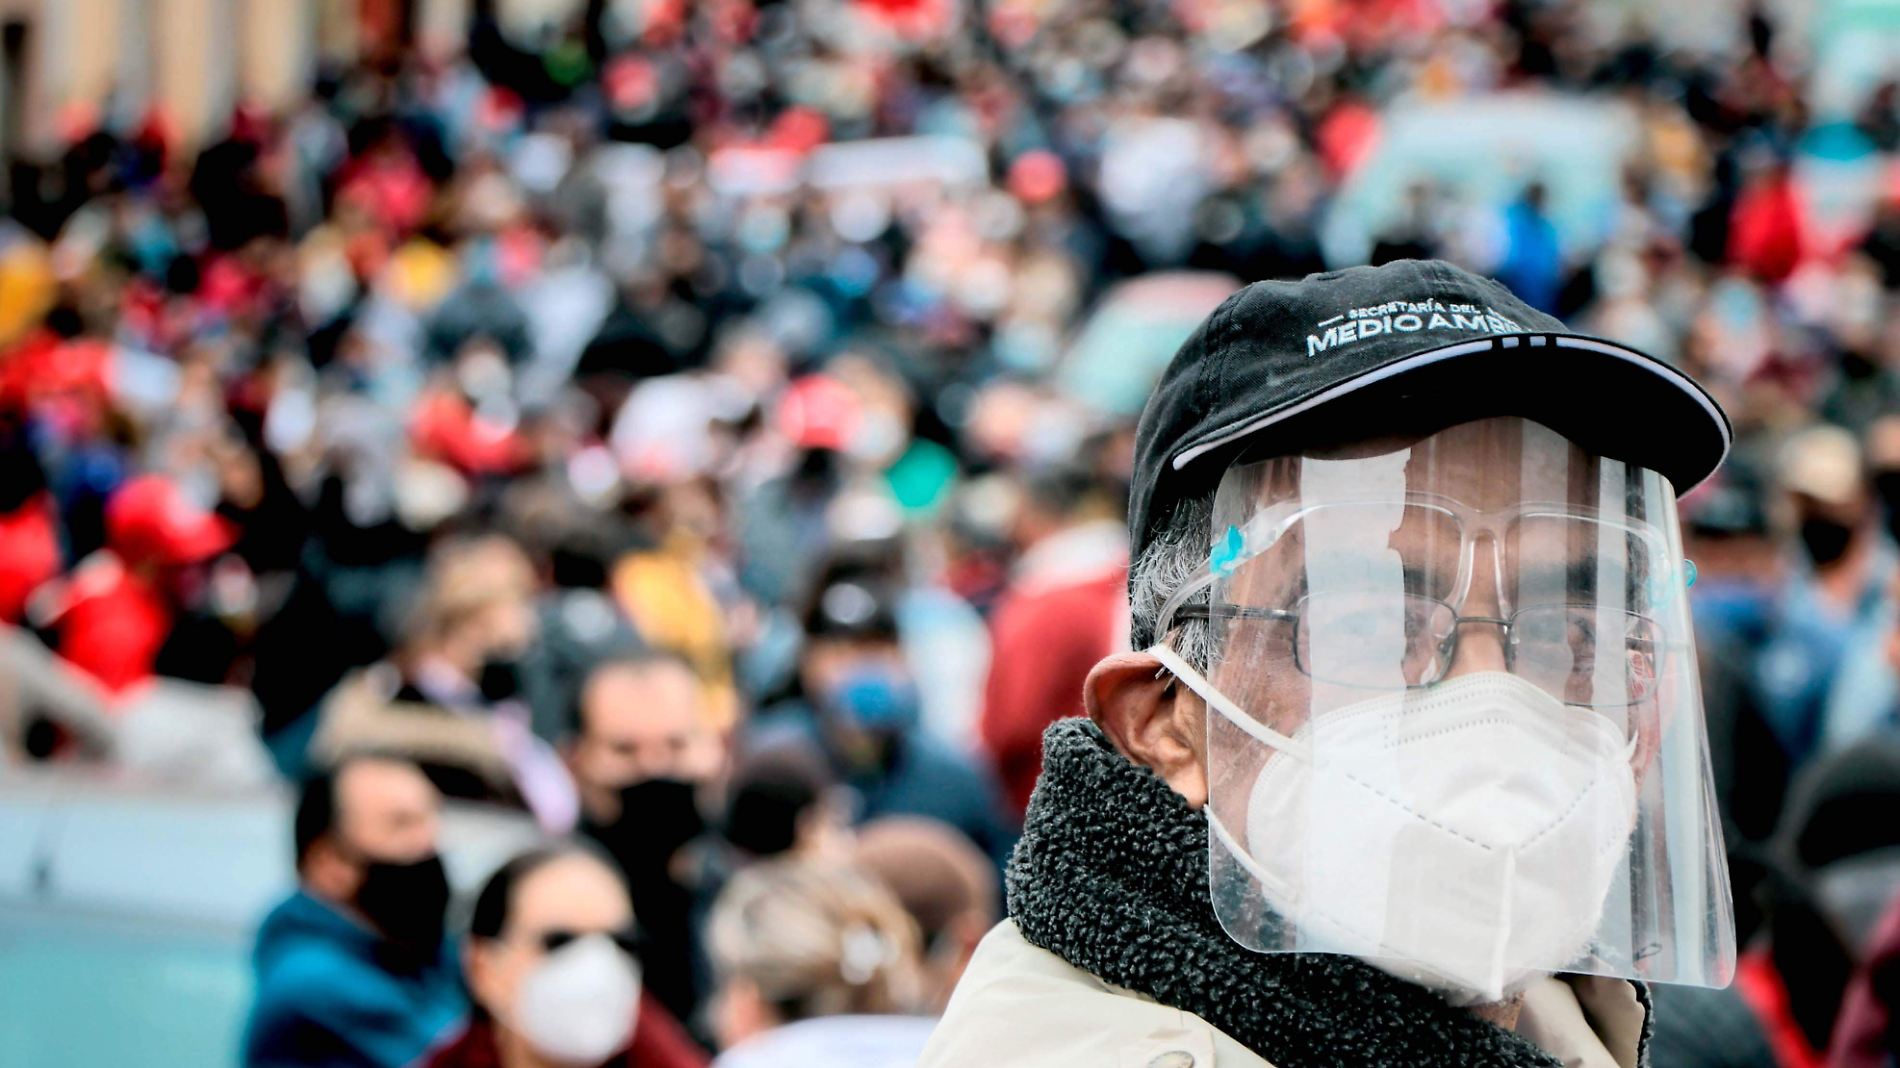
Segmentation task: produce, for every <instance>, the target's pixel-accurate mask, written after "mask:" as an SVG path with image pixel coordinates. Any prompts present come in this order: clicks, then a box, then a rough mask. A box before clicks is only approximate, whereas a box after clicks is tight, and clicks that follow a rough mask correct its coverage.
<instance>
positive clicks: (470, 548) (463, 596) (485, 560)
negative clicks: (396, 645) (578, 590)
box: [405, 534, 535, 647]
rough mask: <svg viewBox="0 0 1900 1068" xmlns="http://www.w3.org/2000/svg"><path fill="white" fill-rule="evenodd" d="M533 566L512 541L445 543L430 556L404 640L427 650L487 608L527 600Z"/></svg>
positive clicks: (489, 538)
mask: <svg viewBox="0 0 1900 1068" xmlns="http://www.w3.org/2000/svg"><path fill="white" fill-rule="evenodd" d="M534 586H535V576H534V565H533V564H531V563H529V561H528V556H527V554H526V553H524V552H522V551H521V547H520V546H519V545H517V544H515V542H514V540H513V539H511V538H508V537H505V536H503V535H499V534H484V535H477V536H473V537H467V538H462V539H458V540H455V541H451V542H448V543H446V544H444V545H442V546H440V547H439V548H437V549H436V550H435V552H434V553H433V554H431V556H430V559H429V563H428V570H427V571H426V573H425V577H424V583H423V589H422V593H421V596H420V598H419V599H418V601H417V603H416V605H415V607H414V609H413V610H412V611H411V614H410V616H409V620H408V628H407V633H406V635H405V637H406V638H407V643H406V644H409V645H411V646H412V647H413V646H425V647H426V646H428V645H431V644H433V643H435V642H439V641H441V640H443V639H444V638H446V637H447V636H448V635H449V633H450V632H452V631H454V630H455V628H457V627H459V626H461V625H462V624H463V623H464V622H466V621H468V620H469V619H471V618H473V617H474V616H476V615H478V614H479V613H481V612H482V611H484V610H485V609H487V608H488V607H490V606H491V605H494V604H496V603H500V602H506V601H512V600H526V599H527V598H529V597H531V596H533V594H534Z"/></svg>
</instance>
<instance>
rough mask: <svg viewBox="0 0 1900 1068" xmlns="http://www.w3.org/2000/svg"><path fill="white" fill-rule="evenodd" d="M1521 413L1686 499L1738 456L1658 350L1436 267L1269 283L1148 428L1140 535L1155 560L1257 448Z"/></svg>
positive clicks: (1200, 331)
mask: <svg viewBox="0 0 1900 1068" xmlns="http://www.w3.org/2000/svg"><path fill="white" fill-rule="evenodd" d="M1497 415H1521V416H1524V417H1526V418H1529V419H1534V420H1536V421H1537V422H1539V423H1542V424H1544V425H1545V426H1548V427H1550V428H1551V429H1552V430H1555V431H1557V432H1558V433H1560V434H1563V435H1564V436H1565V437H1568V438H1570V439H1571V440H1572V441H1575V442H1577V444H1579V445H1581V446H1583V447H1584V448H1586V449H1589V450H1590V451H1592V452H1595V453H1597V454H1598V455H1602V456H1609V457H1613V458H1615V459H1619V460H1623V461H1626V462H1628V463H1634V464H1637V465H1639V466H1642V467H1647V468H1649V469H1651V470H1653V471H1656V472H1657V473H1659V474H1661V475H1663V476H1664V477H1665V478H1667V479H1669V482H1670V484H1671V485H1673V486H1674V487H1675V488H1676V492H1677V493H1678V494H1681V493H1687V492H1688V491H1689V489H1690V487H1692V486H1694V485H1695V484H1697V483H1698V482H1701V481H1702V480H1703V479H1705V478H1707V477H1708V476H1709V475H1710V474H1711V473H1712V472H1714V470H1715V469H1716V467H1717V466H1718V465H1720V464H1721V462H1722V458H1723V457H1724V456H1726V455H1727V454H1728V450H1729V444H1730V442H1731V440H1732V437H1733V434H1732V432H1731V431H1730V429H1729V423H1728V417H1727V416H1726V415H1724V414H1723V413H1722V409H1721V408H1720V407H1719V406H1718V405H1717V404H1716V403H1715V400H1714V399H1713V398H1711V397H1710V396H1709V394H1708V392H1707V391H1706V390H1704V389H1703V388H1702V387H1701V386H1699V385H1697V384H1696V382H1695V380H1694V379H1692V378H1690V377H1689V376H1688V375H1686V374H1683V373H1682V372H1681V371H1679V370H1677V369H1675V368H1674V367H1671V366H1669V365H1668V364H1666V363H1664V362H1662V361H1661V360H1658V359H1656V358H1655V357H1653V356H1648V355H1645V354H1643V353H1641V352H1638V351H1636V350H1635V349H1632V348H1629V347H1628V346H1626V345H1621V344H1618V343H1617V342H1614V341H1607V340H1604V339H1603V338H1595V337H1588V336H1586V335H1582V334H1577V333H1573V332H1571V331H1570V330H1569V329H1567V328H1566V327H1565V326H1564V324H1563V323H1561V322H1559V321H1557V320H1556V319H1555V318H1552V317H1551V316H1549V315H1545V314H1544V313H1543V312H1540V311H1537V310H1536V309H1534V308H1532V307H1531V306H1530V305H1528V304H1525V303H1524V302H1523V301H1521V300H1519V299H1517V298H1516V297H1515V296H1512V295H1511V292H1510V291H1509V290H1507V289H1505V288H1504V287H1503V286H1502V285H1499V284H1498V283H1497V282H1494V281H1492V280H1491V279H1489V278H1481V277H1479V276H1478V275H1475V274H1472V273H1471V272H1469V271H1466V270H1464V269H1462V268H1459V267H1455V266H1453V265H1451V264H1449V263H1443V262H1439V261H1437V260H1399V261H1397V262H1394V263H1388V264H1384V265H1382V266H1378V267H1351V268H1347V269H1345V270H1341V271H1327V272H1325V273H1323V274H1313V275H1308V276H1307V277H1305V278H1303V279H1301V280H1299V281H1297V282H1295V281H1284V282H1255V283H1253V284H1252V285H1249V286H1247V287H1246V288H1244V289H1242V290H1240V291H1239V292H1237V293H1235V294H1234V295H1233V296H1231V297H1228V298H1227V300H1226V301H1224V302H1222V304H1221V306H1220V307H1218V308H1215V309H1214V311H1213V312H1212V313H1211V314H1209V315H1208V317H1207V318H1206V319H1204V320H1202V322H1201V324H1200V326H1198V327H1196V328H1195V330H1194V333H1193V334H1192V335H1190V336H1189V337H1188V339H1187V341H1185V342H1183V343H1182V345H1181V349H1180V351H1178V352H1176V353H1175V354H1174V359H1173V360H1171V361H1169V363H1168V367H1167V370H1165V371H1163V372H1162V375H1161V381H1160V383H1159V384H1158V385H1157V386H1156V388H1155V392H1154V395H1153V396H1152V397H1150V398H1149V399H1148V405H1147V407H1146V408H1145V409H1143V410H1142V413H1141V424H1140V426H1139V428H1138V429H1137V430H1136V433H1135V470H1134V485H1133V487H1132V489H1131V490H1130V493H1129V500H1128V532H1129V536H1130V539H1131V540H1132V542H1133V551H1134V553H1135V555H1136V556H1139V555H1140V554H1141V552H1142V550H1144V549H1146V548H1147V546H1148V542H1149V539H1150V538H1151V537H1152V536H1153V535H1154V533H1155V528H1156V526H1157V525H1158V524H1159V523H1160V522H1161V520H1162V519H1163V518H1164V517H1165V516H1166V515H1167V514H1168V511H1169V509H1170V508H1172V506H1173V505H1174V503H1175V502H1177V501H1179V500H1182V499H1184V498H1188V497H1192V496H1194V495H1195V494H1197V493H1202V492H1206V491H1208V490H1211V489H1212V488H1213V487H1214V485H1216V484H1217V483H1218V481H1219V479H1220V475H1221V472H1222V471H1224V470H1225V469H1226V467H1227V465H1228V463H1229V462H1231V461H1232V460H1233V459H1234V458H1235V457H1236V456H1238V455H1239V454H1240V453H1241V452H1242V451H1244V450H1249V449H1257V448H1268V449H1295V448H1299V447H1301V446H1303V445H1310V444H1313V443H1314V442H1316V441H1322V440H1329V441H1330V440H1338V439H1340V438H1341V437H1357V436H1360V435H1359V434H1358V433H1356V431H1357V430H1358V429H1359V428H1361V427H1363V428H1364V431H1365V435H1364V436H1368V437H1370V436H1372V435H1374V434H1381V433H1393V432H1398V431H1401V430H1403V431H1411V432H1419V433H1428V432H1431V431H1434V430H1441V429H1444V428H1445V427H1449V426H1454V425H1456V424H1458V423H1463V422H1468V421H1470V420H1473V419H1482V418H1486V417H1488V416H1497Z"/></svg>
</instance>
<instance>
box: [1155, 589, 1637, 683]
mask: <svg viewBox="0 0 1900 1068" xmlns="http://www.w3.org/2000/svg"><path fill="white" fill-rule="evenodd" d="M1314 596H1315V595H1314V594H1306V595H1304V596H1302V597H1301V598H1300V599H1299V600H1298V601H1295V602H1294V607H1293V608H1290V609H1288V608H1261V607H1257V606H1253V605H1238V604H1222V605H1219V606H1213V605H1205V604H1196V605H1183V606H1182V607H1181V608H1179V609H1178V610H1176V612H1175V614H1174V620H1175V621H1176V622H1179V621H1182V620H1189V619H1209V620H1211V619H1213V618H1216V617H1220V618H1224V619H1240V620H1250V621H1255V622H1269V623H1288V624H1291V625H1292V626H1293V666H1294V667H1296V668H1298V669H1299V671H1300V674H1302V675H1305V676H1306V677H1307V678H1309V679H1314V680H1316V681H1320V682H1325V683H1327V684H1328V685H1333V686H1352V685H1357V684H1358V683H1356V681H1355V680H1351V679H1334V678H1328V677H1323V676H1320V675H1315V674H1314V673H1313V669H1312V668H1311V667H1310V666H1309V665H1307V664H1306V663H1304V658H1303V657H1302V656H1301V655H1300V628H1301V627H1302V626H1304V625H1305V622H1304V619H1305V612H1304V611H1303V607H1304V606H1305V604H1306V603H1307V602H1308V601H1311V600H1312V599H1313V598H1314ZM1319 596H1327V595H1326V594H1320V595H1319ZM1402 596H1403V597H1404V598H1405V599H1407V600H1414V601H1422V602H1426V603H1430V604H1435V605H1438V606H1439V607H1441V608H1443V609H1444V610H1445V612H1446V614H1447V615H1448V616H1449V622H1450V626H1449V628H1448V629H1447V630H1446V632H1445V634H1444V636H1443V637H1441V638H1439V639H1438V641H1437V648H1436V649H1435V650H1434V655H1433V657H1432V665H1433V671H1432V674H1431V676H1430V677H1429V678H1425V679H1421V680H1420V681H1418V682H1407V683H1406V684H1405V688H1406V689H1408V690H1422V689H1424V688H1426V687H1428V686H1433V685H1436V684H1437V683H1439V682H1442V681H1444V679H1445V678H1446V672H1448V671H1449V670H1450V669H1451V665H1452V664H1454V663H1456V662H1457V657H1458V642H1459V640H1460V636H1461V635H1462V633H1463V631H1464V627H1465V625H1466V624H1468V623H1482V624H1487V625H1490V626H1495V627H1498V628H1499V629H1501V630H1502V631H1503V632H1504V642H1503V649H1504V668H1505V670H1506V671H1509V672H1510V673H1511V674H1513V675H1516V674H1518V672H1517V669H1516V663H1515V662H1516V659H1517V648H1518V644H1519V643H1518V641H1517V639H1516V628H1517V627H1518V626H1519V619H1520V617H1522V616H1524V615H1525V614H1526V613H1532V612H1553V611H1561V612H1566V613H1569V612H1571V611H1572V610H1575V609H1584V610H1587V611H1589V612H1591V613H1595V612H1598V611H1600V610H1601V609H1600V607H1599V606H1597V605H1591V604H1583V603H1580V602H1553V603H1546V604H1533V605H1526V606H1524V607H1523V608H1520V609H1518V610H1517V611H1515V612H1512V613H1511V614H1510V615H1508V616H1465V615H1459V614H1458V610H1457V609H1456V608H1454V607H1452V604H1451V602H1449V601H1446V600H1444V599H1443V598H1439V597H1431V596H1428V595H1425V594H1420V593H1407V594H1403V595H1402ZM1618 614H1619V615H1623V616H1626V617H1628V618H1630V619H1637V620H1641V621H1643V622H1644V623H1646V624H1648V625H1649V626H1651V627H1654V628H1655V629H1656V630H1657V631H1658V632H1660V631H1661V630H1662V624H1661V623H1660V622H1658V621H1657V620H1655V619H1653V618H1651V617H1649V616H1647V615H1644V614H1643V613H1641V612H1631V611H1628V610H1619V611H1618ZM1650 645H1651V647H1652V648H1653V650H1654V655H1655V661H1656V664H1655V677H1657V678H1660V677H1662V675H1663V674H1664V667H1663V665H1664V663H1665V662H1666V660H1667V658H1668V654H1669V642H1668V640H1667V638H1666V637H1662V636H1660V635H1659V636H1658V637H1657V638H1656V639H1655V640H1653V641H1651V642H1650ZM1627 649H1628V643H1627V640H1626V641H1625V650H1626V651H1627ZM1520 677H1521V676H1520ZM1546 692H1548V691H1546ZM1553 696H1558V699H1559V700H1562V699H1563V698H1562V696H1561V695H1553ZM1566 703H1569V702H1566ZM1640 703H1641V701H1640V700H1625V701H1622V702H1615V701H1608V700H1594V701H1591V702H1590V705H1591V706H1592V707H1600V708H1618V707H1625V708H1626V707H1629V706H1631V705H1636V704H1640Z"/></svg>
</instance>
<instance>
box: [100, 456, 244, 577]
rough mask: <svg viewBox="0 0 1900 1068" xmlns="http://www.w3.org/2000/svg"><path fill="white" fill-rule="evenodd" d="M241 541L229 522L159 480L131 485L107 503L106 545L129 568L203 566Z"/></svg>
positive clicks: (144, 478)
mask: <svg viewBox="0 0 1900 1068" xmlns="http://www.w3.org/2000/svg"><path fill="white" fill-rule="evenodd" d="M236 540H237V530H236V528H235V527H233V526H232V525H231V523H230V521H229V520H226V519H224V518H223V517H222V516H219V515H217V514H215V513H213V512H209V511H206V510H205V509H203V508H201V507H199V506H198V505H196V504H194V503H192V501H191V500H190V499H189V498H187V497H186V496H185V494H184V492H183V491H181V490H180V489H179V488H178V487H177V485H175V484H174V483H173V482H172V481H171V480H170V479H168V478H164V477H162V476H159V475H139V476H137V477H135V478H132V479H129V480H128V481H127V482H126V483H125V484H124V485H122V486H120V487H119V488H118V490H117V491H116V492H115V493H113V495H112V499H111V500H109V501H107V502H106V542H107V544H109V545H110V546H111V547H112V549H113V551H114V552H116V553H118V554H119V556H120V558H122V559H124V560H125V561H126V562H127V563H131V564H138V563H147V562H151V563H159V564H173V565H177V564H194V563H199V562H201V561H204V560H209V559H211V558H212V557H214V556H217V555H218V554H219V553H222V552H224V551H225V550H226V549H229V548H230V547H231V543H232V542H234V541H236Z"/></svg>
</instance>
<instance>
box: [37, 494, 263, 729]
mask: <svg viewBox="0 0 1900 1068" xmlns="http://www.w3.org/2000/svg"><path fill="white" fill-rule="evenodd" d="M105 519H106V547H105V548H104V549H102V550H100V551H99V552H96V553H93V554H92V555H91V556H88V557H87V558H86V559H84V560H82V561H80V562H79V566H78V567H76V568H75V569H74V570H73V573H72V574H71V575H70V576H69V577H68V578H67V579H66V581H65V583H64V585H63V587H61V588H58V589H54V590H51V591H50V592H51V594H52V595H51V596H49V597H48V598H47V599H46V600H45V601H44V602H42V604H43V605H44V608H45V612H44V616H43V618H42V621H41V622H42V624H43V625H44V626H45V627H46V628H47V629H48V630H50V631H51V632H52V633H53V635H54V637H55V648H56V650H57V651H58V653H59V655H60V656H62V657H64V658H65V659H66V660H68V661H69V662H71V663H72V664H74V665H76V666H78V667H80V668H82V669H84V670H85V671H86V672H87V673H88V674H90V675H91V676H92V677H93V678H95V679H97V680H98V681H99V682H100V683H101V684H102V685H104V686H105V687H106V689H107V690H110V691H112V692H113V693H119V692H121V691H123V690H125V689H127V688H128V687H130V686H132V685H133V684H135V683H138V682H142V681H144V680H145V679H147V678H150V677H151V675H152V669H153V666H154V665H155V664H156V663H157V661H158V654H159V650H160V649H162V648H163V647H164V645H165V639H166V637H167V636H168V635H170V633H171V629H172V624H173V621H174V619H175V616H176V613H177V609H178V604H179V593H180V590H179V587H180V585H181V581H180V580H181V577H182V576H183V575H185V574H186V573H187V572H188V571H189V570H190V569H191V568H193V567H195V566H196V565H199V564H203V563H206V562H208V561H210V560H212V559H215V558H216V557H218V556H219V555H221V554H223V553H224V551H225V550H227V549H229V548H230V547H231V544H232V542H233V541H235V540H236V537H237V531H236V528H235V527H234V526H233V525H232V524H231V523H230V522H229V521H227V520H225V519H224V518H223V517H221V516H218V515H216V514H215V513H212V512H210V511H208V510H206V509H204V508H201V507H199V506H198V505H197V504H195V503H193V502H192V501H191V500H190V499H189V498H188V497H186V496H185V494H184V492H183V491H182V490H180V489H179V488H178V486H177V485H176V484H175V483H173V482H172V481H171V480H170V479H167V478H164V477H161V476H158V475H140V476H137V477H134V478H132V479H130V480H128V481H127V482H126V483H125V484H124V485H122V486H120V487H119V488H118V489H117V490H115V491H114V492H113V494H112V497H111V499H110V500H108V501H107V502H106V516H105ZM32 607H33V608H35V609H37V608H39V607H41V606H40V605H35V606H32Z"/></svg>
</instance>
